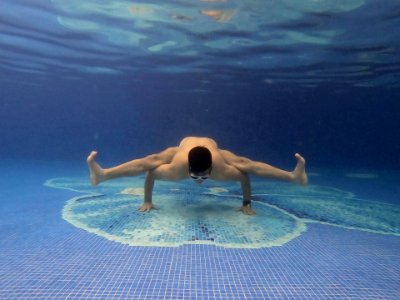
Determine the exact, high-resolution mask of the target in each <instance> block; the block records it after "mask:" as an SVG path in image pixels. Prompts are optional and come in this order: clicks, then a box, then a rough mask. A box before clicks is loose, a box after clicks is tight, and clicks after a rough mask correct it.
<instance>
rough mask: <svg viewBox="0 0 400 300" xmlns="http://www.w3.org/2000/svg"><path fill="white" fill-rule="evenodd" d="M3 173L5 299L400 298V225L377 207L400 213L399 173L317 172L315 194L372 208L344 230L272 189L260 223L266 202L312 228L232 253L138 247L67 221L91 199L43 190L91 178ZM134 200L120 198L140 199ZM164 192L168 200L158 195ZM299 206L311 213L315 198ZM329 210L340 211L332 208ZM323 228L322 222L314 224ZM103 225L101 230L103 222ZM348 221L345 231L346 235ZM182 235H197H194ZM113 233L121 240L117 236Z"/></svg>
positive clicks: (0, 240)
mask: <svg viewBox="0 0 400 300" xmlns="http://www.w3.org/2000/svg"><path fill="white" fill-rule="evenodd" d="M2 166H4V169H3V170H4V171H3V172H4V173H2V175H1V177H2V178H0V179H1V180H0V188H1V201H0V209H1V210H0V211H1V214H2V216H1V219H0V299H399V298H400V251H399V249H400V237H399V236H397V235H396V230H398V229H399V228H398V225H397V223H396V221H398V219H400V218H394V219H393V216H391V215H390V213H388V214H386V213H385V214H383V215H380V214H378V213H377V212H376V210H378V209H377V207H378V206H379V205H381V206H379V208H380V209H382V208H387V207H388V206H387V205H389V206H390V205H392V206H393V207H394V208H396V207H397V206H399V205H400V201H399V187H398V186H397V185H396V182H399V181H398V179H399V178H400V176H399V174H392V173H390V174H389V173H382V172H381V173H371V172H369V173H365V172H364V173H361V174H360V173H351V172H339V171H338V172H336V173H333V172H332V171H321V172H319V173H320V174H319V176H317V175H318V174H315V176H311V177H310V178H311V181H312V183H313V185H316V186H318V187H324V188H323V192H326V188H327V187H329V188H335V189H337V190H338V191H340V192H338V193H342V192H343V191H344V192H349V193H350V194H345V195H347V196H348V197H350V198H346V197H344V198H346V199H347V200H346V201H345V202H340V203H339V204H340V205H341V206H343V205H345V206H346V207H347V205H350V206H351V207H357V205H353V204H354V203H359V202H357V201H358V200H368V201H373V202H368V203H369V205H372V206H373V209H372V210H371V209H369V210H368V207H362V208H360V210H359V212H360V215H361V216H363V217H362V218H359V219H358V220H357V222H356V223H355V224H348V223H346V222H348V219H347V218H345V217H343V216H342V218H339V219H333V218H332V215H330V214H329V213H327V212H326V209H321V207H314V206H308V207H307V210H304V205H300V206H298V205H294V204H293V203H292V202H291V201H289V200H288V199H291V198H290V197H283V196H282V193H283V192H280V194H279V195H278V196H275V197H273V195H271V188H272V187H271V185H270V186H269V188H270V194H269V196H268V197H266V196H265V195H264V194H265V193H259V195H258V196H257V197H260V199H258V200H257V199H256V200H257V203H258V206H259V210H258V215H263V213H264V212H263V211H262V209H261V205H263V204H262V203H261V202H262V201H264V200H268V201H270V202H269V203H268V205H272V206H275V207H277V206H279V207H278V208H277V209H279V210H284V211H287V212H288V213H289V214H290V216H295V218H298V219H299V220H302V221H304V222H305V226H306V229H305V230H304V231H302V232H301V234H299V235H297V236H295V237H293V238H292V239H289V240H287V241H285V242H284V243H283V244H282V246H276V245H267V246H266V247H255V248H251V247H246V248H243V247H240V245H237V244H236V246H235V247H232V245H230V246H231V247H229V245H228V247H226V245H225V246H224V245H223V243H222V242H221V244H219V245H218V246H217V245H215V244H212V241H209V242H207V243H206V244H202V243H196V242H194V243H193V241H190V237H189V238H188V241H187V242H182V243H181V244H179V245H176V244H174V245H173V246H171V245H167V244H166V245H162V244H158V245H156V246H154V245H153V246H145V245H141V246H132V245H129V243H122V242H121V241H118V240H117V241H115V240H112V239H109V238H107V237H105V236H102V235H98V234H96V233H94V232H89V231H88V230H87V228H78V227H76V226H75V225H73V224H72V223H71V222H70V220H65V219H63V211H65V207H66V205H68V201H70V199H73V198H76V197H85V196H87V194H86V195H85V194H82V193H77V192H75V191H72V190H67V189H60V188H57V189H56V188H51V187H48V186H44V182H45V181H46V180H48V179H51V178H61V177H62V178H68V179H69V180H72V181H75V182H76V181H77V180H78V181H79V180H80V178H82V176H84V175H85V174H86V170H85V169H84V168H83V167H82V166H81V165H78V166H74V165H73V164H64V163H46V162H42V163H38V162H36V163H25V164H23V165H22V164H15V163H12V162H5V163H3V164H2ZM376 174H377V176H375V175H376ZM58 180H59V179H58ZM58 182H60V181H58ZM259 184H261V185H263V184H262V183H259V182H255V184H254V190H255V191H256V192H260V191H263V190H262V188H261V187H259V186H258V185H259ZM268 184H272V183H268ZM277 184H280V183H277ZM263 186H264V185H263ZM129 187H130V188H131V187H134V186H129ZM174 188H176V187H174ZM187 188H188V189H189V190H191V191H194V192H192V194H194V195H198V193H199V192H200V193H202V190H198V189H197V188H192V186H187ZM209 188H212V187H202V189H203V192H204V190H207V189H209ZM228 190H229V189H228ZM137 191H138V190H134V191H133V193H132V190H131V191H129V190H128V192H130V193H128V194H118V195H120V196H123V197H132V198H135V195H134V194H135V193H136V192H137ZM215 191H217V192H218V190H214V192H215ZM221 191H222V190H219V194H218V195H217V196H215V195H214V200H217V201H219V200H221V199H223V197H222V196H223V192H222V193H221ZM314 191H315V189H314ZM96 192H99V191H98V190H96ZM159 192H160V193H161V194H162V188H161V189H159ZM229 192H232V191H229ZM233 192H235V191H233ZM264 192H265V191H264ZM182 193H191V192H190V191H189V192H188V191H186V192H182ZM319 193H321V190H319ZM111 194H112V195H114V194H115V193H111ZM137 194H138V193H137ZM330 195H331V193H330ZM137 197H138V196H137ZM183 198H185V197H183ZM282 198H284V199H286V200H285V201H283V200H282ZM191 199H194V200H193V201H194V203H193V202H189V203H187V204H186V205H185V206H184V207H183V208H182V210H181V212H182V211H185V210H186V209H190V208H191V206H193V205H200V203H201V201H200V200H201V199H200V200H199V201H197V202H196V197H195V196H192V197H191ZM301 199H303V200H302V201H303V202H302V203H303V204H304V203H306V202H307V201H306V200H307V199H308V198H307V199H305V198H304V197H303V198H301ZM349 199H350V200H349ZM209 201H211V200H209ZM233 201H235V203H234V204H232V208H234V207H235V206H237V205H240V199H238V198H236V199H234V200H233ZM354 201H356V202H354ZM376 201H379V203H376ZM236 202H237V203H236ZM122 203H123V201H122ZM196 203H197V204H196ZM257 203H256V204H257ZM92 204H93V203H92ZM158 204H159V205H160V210H159V211H157V213H159V214H162V212H163V211H167V210H168V208H167V207H166V206H165V205H166V204H165V203H158ZM226 205H228V204H226ZM330 205H332V204H330ZM374 205H378V206H374ZM94 207H96V206H94ZM185 207H186V208H185ZM334 207H337V206H331V207H330V208H334ZM206 208H207V206H206ZM302 209H303V210H302ZM330 210H331V209H329V211H330ZM206 211H207V209H206ZM78 212H82V211H78ZM103 212H104V211H103ZM356 212H357V211H356ZM356 212H353V211H350V212H349V213H353V214H354V213H356ZM152 213H153V212H151V213H150V214H149V215H148V216H150V217H151V214H152ZM391 213H393V211H392V212H391ZM364 214H367V216H368V214H371V218H370V219H368V218H367V219H366V220H367V221H368V222H362V220H363V218H364ZM154 215H155V214H154ZM74 216H75V217H76V216H78V217H79V214H74ZM205 217H206V215H203V220H204V218H205ZM239 217H241V216H240V215H237V218H239ZM394 217H395V216H394ZM182 218H183V217H182ZM221 218H222V217H220V219H221ZM319 218H320V219H321V220H323V221H324V222H323V223H321V222H320V221H321V220H320V221H316V220H318V219H319ZM277 219H278V221H279V222H281V220H280V218H277ZM289 219H290V218H289ZM350 219H351V218H350ZM371 219H376V220H381V223H382V222H383V223H385V222H386V223H385V224H386V225H385V226H383V227H379V226H381V223H379V222H371V221H370V220H371ZM101 220H104V219H102V218H101V217H100V221H101ZM360 220H361V221H360ZM208 222H211V223H212V220H208ZM260 222H261V221H260ZM335 222H336V224H335ZM343 222H344V223H345V225H346V226H345V227H341V224H343ZM100 223H101V222H100ZM200 223H201V222H200ZM203 223H204V222H203ZM125 224H126V223H125ZM213 224H217V225H218V224H219V223H213ZM258 224H259V223H257V222H256V223H255V224H253V226H257V225H258ZM261 224H262V223H261ZM271 224H272V223H271ZM273 224H275V225H276V224H277V223H273ZM273 224H272V225H273ZM329 224H331V225H329ZM131 225H132V224H131ZM202 225H203V227H202ZM204 225H208V224H195V225H193V224H192V225H191V226H194V227H196V228H197V229H199V228H200V231H197V232H198V235H199V237H200V240H201V239H203V240H206V239H207V234H206V233H205V229H204V228H205V227H204ZM226 226H232V225H229V224H228V225H226ZM371 226H375V227H374V228H371ZM377 226H378V227H379V228H378V227H377ZM350 227H352V228H357V229H350ZM185 228H186V227H185ZM202 228H203V229H202ZM286 229H287V228H286ZM185 230H186V231H190V230H191V229H190V226H188V227H187V228H186V229H185ZM235 230H238V228H236V229H235ZM371 230H372V231H381V232H382V233H375V232H372V231H371ZM384 231H387V232H385V233H384ZM115 233H117V235H118V234H119V233H118V230H116V231H115V232H114V234H115ZM215 237H218V235H216V236H215ZM174 243H177V241H174Z"/></svg>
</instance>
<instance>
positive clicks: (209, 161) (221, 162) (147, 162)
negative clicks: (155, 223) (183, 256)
mask: <svg viewBox="0 0 400 300" xmlns="http://www.w3.org/2000/svg"><path fill="white" fill-rule="evenodd" d="M96 155H97V152H96V151H92V152H91V153H90V155H89V156H88V158H87V163H88V166H89V171H90V178H91V183H92V184H93V185H97V184H99V183H101V182H103V181H106V180H109V179H113V178H119V177H126V176H137V175H140V174H142V173H145V172H147V175H146V179H145V183H144V203H143V205H142V206H141V207H139V209H138V210H139V211H141V212H148V211H150V210H151V209H153V208H155V207H154V205H153V201H152V192H153V187H154V182H155V180H182V179H186V178H189V177H191V178H192V179H193V180H194V181H195V182H196V183H198V184H201V183H203V181H204V180H207V179H213V180H219V181H239V182H240V184H241V186H242V192H243V205H242V207H241V208H239V209H238V210H239V211H242V212H243V213H244V214H246V215H254V214H255V212H254V210H253V209H252V207H251V187H250V179H249V174H252V175H256V176H260V177H264V178H271V179H278V180H284V181H289V182H294V183H299V184H303V185H306V184H307V183H308V178H307V174H306V171H305V160H304V158H303V157H302V156H301V155H300V154H298V153H296V154H295V157H296V159H297V164H296V167H295V169H294V170H293V171H292V172H289V171H284V170H281V169H278V168H276V167H273V166H270V165H268V164H266V163H263V162H258V161H252V160H250V159H248V158H246V157H240V156H237V155H235V154H233V153H232V152H229V151H227V150H222V149H219V148H218V146H217V143H216V142H215V141H214V140H212V139H210V138H206V137H186V138H184V139H183V140H182V141H181V143H180V144H179V146H178V147H170V148H167V149H165V150H164V151H162V152H160V153H157V154H151V155H149V156H146V157H144V158H139V159H134V160H132V161H129V162H126V163H123V164H121V165H118V166H115V167H112V168H109V169H103V168H101V167H100V165H99V164H98V163H97V162H96V161H95V157H96Z"/></svg>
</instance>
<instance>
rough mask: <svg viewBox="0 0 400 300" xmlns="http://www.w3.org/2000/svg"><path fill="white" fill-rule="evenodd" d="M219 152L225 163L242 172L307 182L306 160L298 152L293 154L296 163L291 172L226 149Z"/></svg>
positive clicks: (301, 182)
mask: <svg viewBox="0 0 400 300" xmlns="http://www.w3.org/2000/svg"><path fill="white" fill-rule="evenodd" d="M221 154H222V156H223V158H224V160H225V161H226V163H228V164H230V165H232V166H234V167H236V168H237V169H239V170H240V171H242V172H245V173H248V174H253V175H256V176H260V177H265V178H271V179H279V180H284V181H289V182H295V183H300V184H304V185H305V184H307V183H308V178H307V174H306V169H305V165H306V161H305V160H304V158H303V157H302V156H301V155H300V154H298V153H296V154H295V157H296V159H297V164H296V167H295V169H294V170H293V171H292V172H290V171H285V170H282V169H278V168H276V167H273V166H271V165H268V164H266V163H263V162H258V161H253V160H250V159H248V158H246V157H240V156H237V155H235V154H233V153H232V152H229V151H226V150H221Z"/></svg>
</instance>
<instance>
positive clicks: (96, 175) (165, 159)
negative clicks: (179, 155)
mask: <svg viewBox="0 0 400 300" xmlns="http://www.w3.org/2000/svg"><path fill="white" fill-rule="evenodd" d="M177 149H178V148H177V147H172V148H168V149H166V150H164V151H162V152H160V153H158V154H152V155H149V156H146V157H144V158H139V159H134V160H131V161H129V162H126V163H123V164H121V165H118V166H115V167H112V168H109V169H103V168H102V167H101V166H100V165H99V164H98V163H97V162H96V161H95V158H96V155H97V152H96V151H92V152H91V153H90V155H89V156H88V158H87V160H86V161H87V164H88V167H89V171H90V181H91V183H92V185H97V184H99V183H101V182H103V181H106V180H109V179H113V178H119V177H127V176H137V175H140V174H142V173H145V172H147V171H149V170H152V169H154V168H157V167H158V166H160V165H163V164H168V163H170V162H171V161H172V159H173V157H174V156H175V154H176V151H177Z"/></svg>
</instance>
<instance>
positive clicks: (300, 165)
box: [292, 153, 308, 185]
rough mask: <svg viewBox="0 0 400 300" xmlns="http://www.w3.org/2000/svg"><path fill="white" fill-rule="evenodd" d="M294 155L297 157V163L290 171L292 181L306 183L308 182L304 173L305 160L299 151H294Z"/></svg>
mask: <svg viewBox="0 0 400 300" xmlns="http://www.w3.org/2000/svg"><path fill="white" fill-rule="evenodd" d="M294 156H295V157H296V159H297V165H296V168H294V171H293V172H292V174H293V181H294V182H297V183H300V184H304V185H306V184H308V177H307V174H306V161H305V159H304V158H303V157H302V156H301V155H300V154H299V153H296V154H295V155H294Z"/></svg>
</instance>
